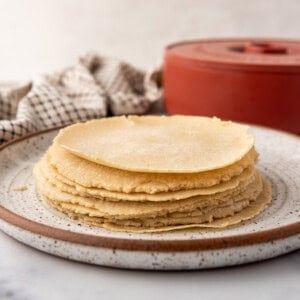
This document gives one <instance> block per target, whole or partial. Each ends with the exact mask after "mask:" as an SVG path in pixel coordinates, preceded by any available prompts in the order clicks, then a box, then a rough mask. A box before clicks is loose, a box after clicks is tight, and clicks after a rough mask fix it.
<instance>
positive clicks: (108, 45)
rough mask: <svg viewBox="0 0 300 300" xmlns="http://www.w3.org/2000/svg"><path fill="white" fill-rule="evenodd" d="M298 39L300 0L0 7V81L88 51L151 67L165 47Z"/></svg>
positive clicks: (93, 0)
mask: <svg viewBox="0 0 300 300" xmlns="http://www.w3.org/2000/svg"><path fill="white" fill-rule="evenodd" d="M232 36H254V37H264V36H267V37H293V38H298V37H300V1H299V0H273V1H271V0H269V1H261V0H250V1H249V0H248V1H246V0H209V1H204V0H152V1H145V0H123V1H122V0H81V1H80V0H73V1H71V0H52V1H51V0H43V1H40V0H27V1H26V0H25V1H17V0H11V1H9V0H6V1H5V0H0V41H1V42H0V45H1V46H0V80H14V79H27V78H28V77H29V78H30V77H31V76H34V75H36V74H39V73H44V72H51V71H53V70H57V69H59V68H61V67H63V66H66V65H70V64H72V63H74V62H75V61H76V59H77V57H78V56H79V55H81V54H84V53H86V52H87V51H97V52H99V53H101V54H105V55H110V56H114V57H119V58H123V59H126V60H128V61H130V62H132V63H134V64H135V65H137V66H139V67H143V68H149V67H152V66H153V65H155V64H157V63H159V62H160V61H161V60H162V53H163V48H164V46H165V45H166V44H168V43H170V42H174V41H178V40H182V39H193V38H203V37H232Z"/></svg>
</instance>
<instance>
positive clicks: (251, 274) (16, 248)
mask: <svg viewBox="0 0 300 300" xmlns="http://www.w3.org/2000/svg"><path fill="white" fill-rule="evenodd" d="M299 283H300V250H299V251H296V252H293V253H290V254H288V255H285V256H281V257H278V258H275V259H271V260H268V261H264V262H260V263H254V264H249V265H244V266H237V267H231V268H223V269H215V270H203V271H191V272H153V271H151V272H146V271H130V270H119V269H112V268H104V267H100V266H92V265H87V264H83V263H78V262H74V261H68V260H64V259H61V258H58V257H54V256H51V255H48V254H45V253H42V252H40V251H37V250H35V249H32V248H30V247H27V246H25V245H22V244H21V243H19V242H17V241H15V240H13V239H12V238H10V237H8V236H7V235H5V234H4V233H2V232H0V299H1V300H6V299H9V300H27V299H29V300H44V299H45V300H48V299H49V300H50V299H51V300H54V299H72V300H77V299H86V300H93V299H105V300H106V299H124V300H125V299H130V300H135V299H139V300H140V299H151V300H159V299H164V300H165V299H172V300H175V299H188V300H192V299H222V300H226V299H231V300H234V299H239V300H241V299H246V300H247V299H253V300H254V299H255V300H258V299H272V300H276V299H278V300H279V299H280V300H282V299H289V300H294V299H295V300H296V299H297V300H298V299H299V297H300V284H299Z"/></svg>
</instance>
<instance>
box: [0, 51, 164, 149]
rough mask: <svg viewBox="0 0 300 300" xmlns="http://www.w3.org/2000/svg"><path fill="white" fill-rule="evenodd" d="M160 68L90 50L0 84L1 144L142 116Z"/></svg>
mask: <svg viewBox="0 0 300 300" xmlns="http://www.w3.org/2000/svg"><path fill="white" fill-rule="evenodd" d="M160 82H161V81H160V73H159V71H157V72H156V71H154V72H149V73H145V72H143V71H140V70H138V69H136V68H134V67H132V66H130V65H129V64H126V63H124V62H120V61H117V60H115V59H110V58H106V57H102V56H98V55H94V54H89V55H86V56H84V57H82V58H80V59H79V62H78V63H77V64H76V65H75V66H73V67H70V68H67V69H65V70H63V71H61V72H58V73H56V74H52V75H47V76H44V77H43V78H41V79H39V80H37V81H33V82H29V83H26V84H23V85H19V86H15V87H9V86H1V84H0V144H2V143H5V142H7V141H10V140H12V139H15V138H18V137H21V136H23V135H26V134H28V133H31V132H34V131H38V130H42V129H46V128H52V127H57V126H63V125H67V124H71V123H75V122H82V121H85V120H88V119H93V118H101V117H105V116H111V115H122V114H145V113H147V112H148V111H149V109H150V107H151V106H152V105H153V103H155V102H157V101H158V100H159V98H160V97H161V88H160Z"/></svg>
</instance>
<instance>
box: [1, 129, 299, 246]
mask: <svg viewBox="0 0 300 300" xmlns="http://www.w3.org/2000/svg"><path fill="white" fill-rule="evenodd" d="M255 127H261V128H264V129H266V130H271V131H275V132H279V133H281V134H286V135H289V136H291V137H293V138H296V139H299V137H298V136H297V135H294V134H291V133H287V132H284V131H280V130H276V129H273V128H268V127H263V126H257V125H255ZM60 128H62V126H60V127H55V128H51V129H46V130H40V131H37V132H34V133H30V134H28V135H26V136H23V137H21V138H18V139H15V140H13V141H10V142H7V143H5V144H4V145H2V146H0V151H1V150H3V149H4V148H7V147H9V146H11V145H13V144H16V143H18V142H21V141H23V140H26V139H29V138H31V137H34V136H37V135H41V134H45V133H48V132H51V131H55V130H58V129H60ZM0 218H1V219H2V220H3V221H5V222H7V223H9V224H11V225H14V226H16V227H19V228H21V229H23V230H26V231H29V232H31V233H33V234H37V235H41V236H44V237H47V238H52V239H55V240H60V241H64V242H70V243H75V244H80V245H83V246H92V247H100V248H109V249H118V250H130V251H158V252H182V251H200V250H202V251H204V250H218V249H225V248H235V247H242V246H251V245H254V244H260V243H268V242H272V241H274V240H278V239H284V238H288V237H291V236H293V235H296V234H299V233H300V221H299V222H295V223H293V224H289V225H286V226H281V227H278V228H274V229H270V230H263V231H259V232H254V233H248V234H239V235H232V236H227V237H221V238H204V239H195V240H144V239H143V240H142V239H126V238H113V237H102V236H96V235H91V234H84V233H77V232H73V231H69V230H65V229H59V228H55V227H51V226H48V225H44V224H41V223H38V222H35V221H32V220H30V219H27V218H25V217H23V216H20V215H18V214H16V213H14V212H12V211H10V210H8V209H6V208H4V207H3V206H2V205H0Z"/></svg>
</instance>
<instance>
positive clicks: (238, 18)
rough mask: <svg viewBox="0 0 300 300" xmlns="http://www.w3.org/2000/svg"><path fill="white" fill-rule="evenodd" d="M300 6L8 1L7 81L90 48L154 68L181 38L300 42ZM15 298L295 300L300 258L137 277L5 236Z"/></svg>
mask: <svg viewBox="0 0 300 300" xmlns="http://www.w3.org/2000/svg"><path fill="white" fill-rule="evenodd" d="M299 6H300V2H299V1H298V0H290V1H289V2H288V5H287V4H286V1H281V0H280V1H260V0H252V1H236V0H230V1H219V0H214V1H212V0H211V1H198V0H188V1H181V0H176V1H175V0H169V1H160V0H156V1H148V2H147V1H138V0H131V1H118V0H115V1H111V0H110V1H105V0H102V1H99V0H93V1H89V5H87V3H86V1H67V0H64V1H62V0H56V1H53V0H52V1H49V0H47V1H38V0H30V1H23V2H21V1H17V0H12V1H2V2H1V3H0V8H1V9H0V25H1V26H0V33H1V41H2V44H3V45H4V46H3V47H1V50H0V65H1V68H0V79H1V80H5V81H9V80H15V79H16V80H17V79H23V78H31V75H32V74H39V73H44V72H52V71H53V70H57V69H60V68H62V67H63V66H66V65H70V64H73V63H74V62H75V61H76V57H77V56H79V55H81V54H83V53H85V52H86V51H89V50H93V51H96V52H99V53H103V54H106V55H111V56H115V57H120V58H124V59H126V60H128V61H129V62H132V63H133V64H135V65H137V66H141V67H143V68H148V67H151V66H152V65H153V64H155V63H157V62H159V61H160V60H161V58H162V51H163V47H164V46H165V45H166V44H168V43H170V42H174V41H177V40H181V39H194V38H202V37H223V36H226V37H228V36H282V37H299V32H300V26H299V22H300V19H299ZM32 8H34V9H32ZM183 11H184V13H182V12H183ZM137 12H138V13H137ZM170 12H171V13H170ZM78 16H80V17H78ZM274 16H276V17H274ZM153 20H154V21H153ZM174 24H176V26H174ZM112 31H113V33H114V34H111V32H112ZM6 299H9V300H27V299H29V300H36V299H37V300H43V299H46V300H47V299H51V300H53V299H54V300H55V299H72V300H76V299H85V300H90V299H91V300H93V299H103V300H106V299H122V300H126V299H129V300H134V299H139V300H140V299H151V300H159V299H172V300H176V299H182V300H192V299H205V300H207V299H221V300H226V299H231V300H234V299H239V300H241V299H246V300H247V299H251V300H259V299H272V300H276V299H280V300H282V299H284V300H285V299H286V300H294V299H300V251H297V252H294V253H291V254H288V255H285V256H282V257H279V258H275V259H272V260H268V261H265V262H260V263H255V264H251V265H246V266H239V267H232V268H225V269H218V270H205V271H197V272H145V271H128V270H117V269H110V268H103V267H99V266H91V265H87V264H82V263H77V262H72V261H67V260H63V259H60V258H57V257H54V256H50V255H47V254H44V253H42V252H39V251H37V250H34V249H31V248H29V247H27V246H24V245H22V244H20V243H18V242H17V241H15V240H13V239H12V238H10V237H8V236H6V235H5V234H3V233H2V232H0V300H6Z"/></svg>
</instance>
